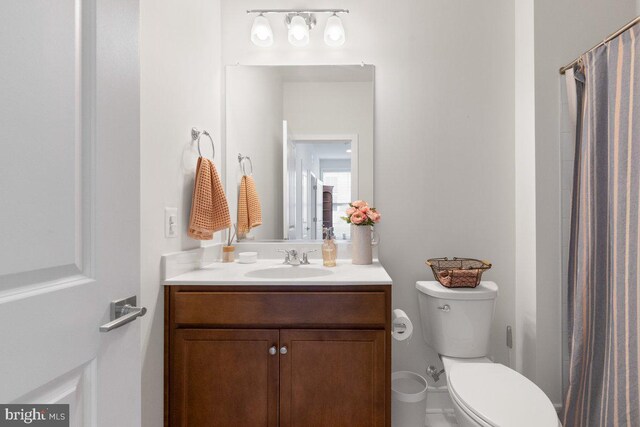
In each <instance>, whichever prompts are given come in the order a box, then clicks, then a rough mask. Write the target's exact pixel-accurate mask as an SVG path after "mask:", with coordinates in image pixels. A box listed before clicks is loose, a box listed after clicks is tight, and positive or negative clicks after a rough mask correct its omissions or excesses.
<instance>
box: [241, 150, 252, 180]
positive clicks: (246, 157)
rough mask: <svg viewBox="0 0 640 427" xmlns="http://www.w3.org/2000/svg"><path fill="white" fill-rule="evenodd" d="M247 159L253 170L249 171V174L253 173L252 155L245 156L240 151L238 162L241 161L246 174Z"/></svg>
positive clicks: (243, 171)
mask: <svg viewBox="0 0 640 427" xmlns="http://www.w3.org/2000/svg"><path fill="white" fill-rule="evenodd" d="M245 160H249V166H251V172H249V175H253V162H252V161H251V157H249V156H243V155H242V154H240V153H238V163H240V167H241V168H242V174H243V175H246V174H247V171H246V169H245V163H244V161H245Z"/></svg>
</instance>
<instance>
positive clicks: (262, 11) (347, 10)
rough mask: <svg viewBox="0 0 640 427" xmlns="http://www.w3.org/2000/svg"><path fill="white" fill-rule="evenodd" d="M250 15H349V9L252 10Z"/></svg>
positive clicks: (249, 12)
mask: <svg viewBox="0 0 640 427" xmlns="http://www.w3.org/2000/svg"><path fill="white" fill-rule="evenodd" d="M247 13H248V14H254V13H255V14H258V15H266V14H267V13H332V14H333V13H349V9H250V10H247Z"/></svg>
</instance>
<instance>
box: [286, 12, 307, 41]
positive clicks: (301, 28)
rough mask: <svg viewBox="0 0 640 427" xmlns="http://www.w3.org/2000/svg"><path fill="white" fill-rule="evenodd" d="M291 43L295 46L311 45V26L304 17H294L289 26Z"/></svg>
mask: <svg viewBox="0 0 640 427" xmlns="http://www.w3.org/2000/svg"><path fill="white" fill-rule="evenodd" d="M289 43H291V44H292V45H294V46H306V45H307V44H309V26H308V25H307V22H306V21H305V20H304V18H303V17H302V16H299V15H297V16H294V17H293V18H291V23H290V24H289Z"/></svg>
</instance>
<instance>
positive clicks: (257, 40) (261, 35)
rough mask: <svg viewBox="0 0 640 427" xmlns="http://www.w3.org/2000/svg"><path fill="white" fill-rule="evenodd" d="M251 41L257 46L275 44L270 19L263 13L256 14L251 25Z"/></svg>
mask: <svg viewBox="0 0 640 427" xmlns="http://www.w3.org/2000/svg"><path fill="white" fill-rule="evenodd" d="M251 41H252V42H253V44H255V45H256V46H261V47H266V46H271V45H272V44H273V31H272V30H271V25H269V20H268V19H267V18H265V17H264V16H262V15H258V16H256V19H255V20H254V21H253V26H252V27H251Z"/></svg>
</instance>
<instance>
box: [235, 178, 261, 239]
mask: <svg viewBox="0 0 640 427" xmlns="http://www.w3.org/2000/svg"><path fill="white" fill-rule="evenodd" d="M259 225H262V209H261V208H260V200H259V199H258V192H257V191H256V183H255V181H254V180H253V177H252V176H247V175H244V176H243V177H242V180H241V181H240V196H239V197H238V234H246V233H248V232H249V231H250V230H251V229H252V228H253V227H257V226H259Z"/></svg>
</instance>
